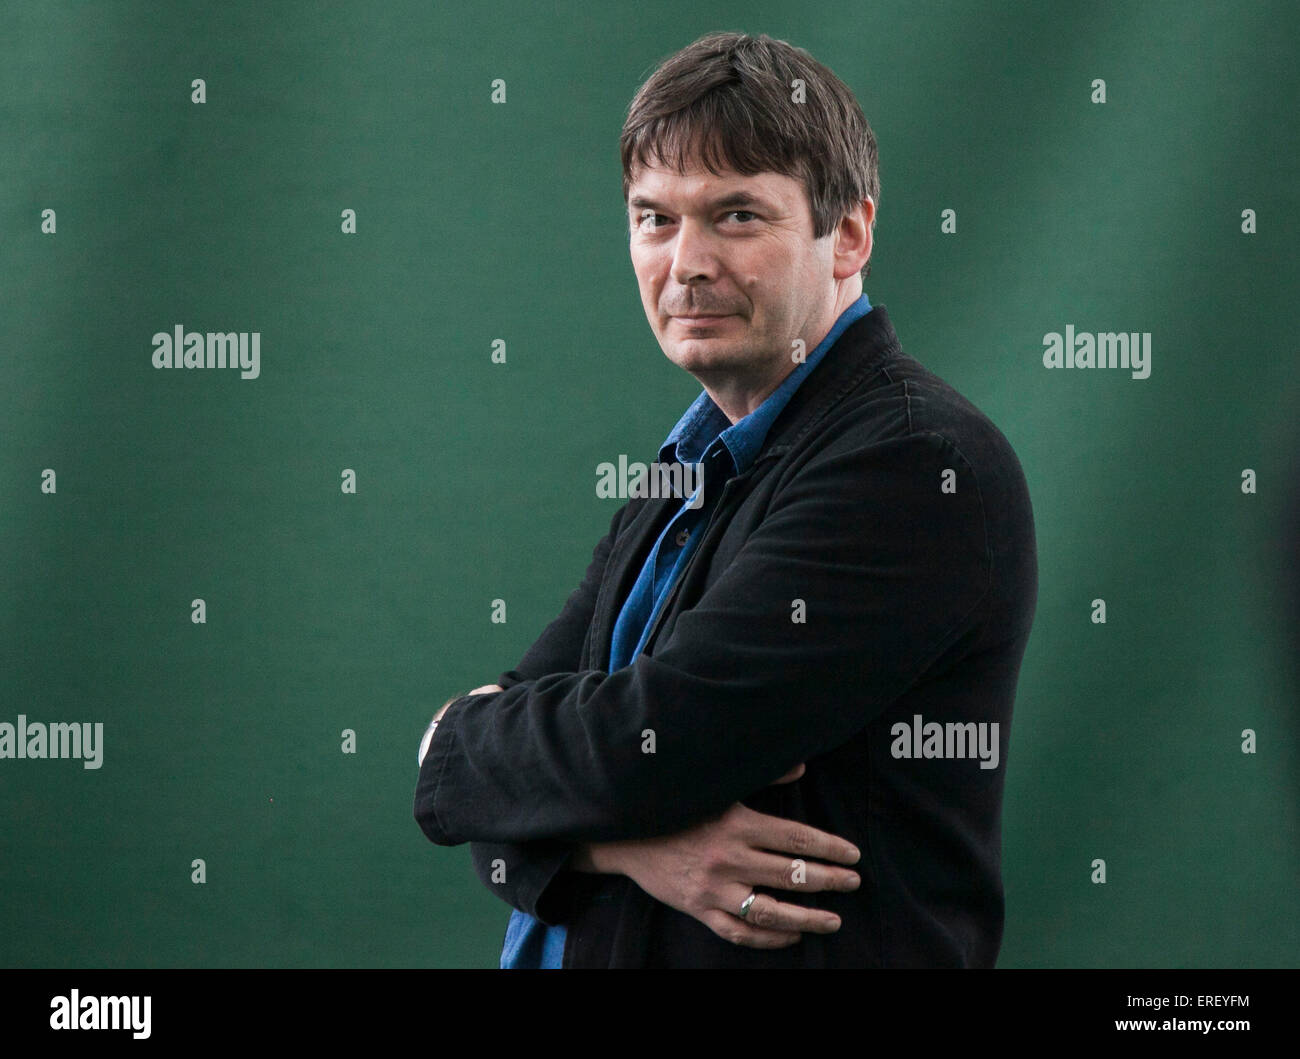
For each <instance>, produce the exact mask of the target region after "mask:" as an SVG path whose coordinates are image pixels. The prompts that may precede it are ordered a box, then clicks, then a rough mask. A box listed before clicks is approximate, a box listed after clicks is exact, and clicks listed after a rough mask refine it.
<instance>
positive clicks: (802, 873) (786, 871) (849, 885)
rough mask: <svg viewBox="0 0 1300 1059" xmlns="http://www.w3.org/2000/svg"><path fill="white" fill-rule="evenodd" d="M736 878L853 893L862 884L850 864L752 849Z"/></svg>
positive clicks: (775, 885)
mask: <svg viewBox="0 0 1300 1059" xmlns="http://www.w3.org/2000/svg"><path fill="white" fill-rule="evenodd" d="M735 875H736V877H737V878H738V879H740V880H744V881H746V882H749V883H751V884H752V885H754V886H767V887H770V888H772V889H776V890H801V891H807V892H809V893H818V892H821V891H823V890H831V891H835V892H837V893H852V892H853V891H854V890H856V889H858V887H860V886H861V885H862V878H861V876H859V875H858V873H857V872H855V871H853V870H852V869H851V868H840V867H837V866H835V865H833V864H822V863H821V862H820V861H816V860H805V859H804V858H803V857H793V858H791V857H782V856H780V855H779V854H777V853H767V852H765V851H762V850H754V851H753V853H752V856H749V857H746V858H745V861H744V863H743V864H742V865H738V866H737V868H736V870H735Z"/></svg>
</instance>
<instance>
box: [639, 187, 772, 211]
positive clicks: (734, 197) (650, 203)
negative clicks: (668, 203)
mask: <svg viewBox="0 0 1300 1059" xmlns="http://www.w3.org/2000/svg"><path fill="white" fill-rule="evenodd" d="M707 205H708V208H709V210H710V211H712V210H721V209H733V210H736V209H745V208H746V207H749V206H758V207H760V208H762V209H771V208H772V206H771V205H770V204H769V203H768V201H767V200H766V199H762V198H759V197H758V196H757V195H753V194H751V193H750V192H748V191H733V192H731V193H730V194H729V195H723V196H722V197H721V198H718V199H714V200H712V201H711V202H709V203H708V204H707ZM627 206H628V209H629V210H659V209H662V208H663V207H662V205H661V204H660V203H658V202H656V201H655V200H654V199H650V198H646V196H644V195H633V196H632V197H631V198H630V199H628V201H627Z"/></svg>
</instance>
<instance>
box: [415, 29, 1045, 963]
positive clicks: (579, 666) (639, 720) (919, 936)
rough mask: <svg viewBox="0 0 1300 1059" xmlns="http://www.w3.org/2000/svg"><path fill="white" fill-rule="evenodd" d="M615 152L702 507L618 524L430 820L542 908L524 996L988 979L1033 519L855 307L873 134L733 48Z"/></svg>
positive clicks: (634, 118) (781, 65)
mask: <svg viewBox="0 0 1300 1059" xmlns="http://www.w3.org/2000/svg"><path fill="white" fill-rule="evenodd" d="M621 146H622V157H623V170H624V196H625V199H626V201H627V205H628V218H629V228H630V233H631V234H630V253H631V258H632V265H633V268H634V270H635V272H636V276H637V281H638V283H639V285H640V291H641V299H642V303H643V307H644V309H645V313H646V317H647V319H648V320H649V323H650V326H651V328H652V329H653V330H654V332H655V336H656V338H657V339H658V341H659V344H660V346H661V347H662V348H663V351H664V353H665V354H666V355H667V357H668V358H669V360H671V361H672V362H673V363H674V364H676V365H677V366H678V367H681V368H683V369H685V370H686V371H688V372H690V373H691V374H692V375H694V376H695V377H696V378H697V379H698V380H699V381H700V382H701V384H702V385H703V387H704V392H703V393H702V394H701V395H700V397H699V398H698V399H697V400H696V401H695V402H694V404H692V406H691V407H690V408H689V409H688V410H687V412H686V414H685V415H684V416H683V417H682V419H681V420H680V421H679V422H678V424H677V426H676V427H675V428H674V429H673V431H672V432H671V433H670V434H669V436H668V439H667V440H666V442H665V443H664V445H663V446H662V447H661V449H660V452H659V460H658V462H659V463H661V464H664V465H668V466H670V467H671V466H672V465H673V464H681V465H686V466H690V467H694V466H697V465H698V467H699V469H700V472H701V475H702V484H698V488H694V487H683V488H681V489H680V490H678V491H677V493H676V495H668V496H664V495H662V491H659V490H655V491H653V493H654V495H650V496H641V497H637V498H634V499H633V500H631V501H630V502H629V503H627V504H626V505H624V506H623V507H622V508H620V509H619V511H618V512H617V513H615V515H614V517H613V520H612V522H611V525H610V530H609V533H608V534H607V535H606V537H605V538H604V539H603V540H602V541H601V542H600V543H599V544H598V545H597V546H596V549H595V552H594V554H593V557H592V561H591V564H590V566H589V567H588V569H587V572H586V576H585V577H584V579H583V581H582V583H581V584H580V585H579V586H578V588H577V589H576V590H575V591H574V592H573V593H572V595H570V597H569V599H568V601H567V602H566V603H565V606H564V608H563V610H562V611H561V613H560V615H559V616H558V617H557V618H556V619H555V620H554V621H553V622H552V623H551V624H550V625H549V626H548V627H547V628H546V630H545V631H544V632H543V633H542V635H541V637H540V638H539V639H538V640H537V642H536V643H535V644H534V645H533V646H532V647H531V648H530V649H529V651H528V652H527V653H526V654H525V655H524V657H523V659H521V660H520V662H519V663H518V665H517V666H516V667H515V668H514V669H512V670H509V671H507V672H505V673H503V674H501V676H500V677H498V680H497V683H496V684H492V685H486V686H484V687H481V688H476V689H475V690H474V691H473V692H470V693H469V694H466V695H462V696H459V697H457V698H454V699H452V700H450V701H449V702H448V703H447V704H446V705H444V707H443V708H442V710H440V711H439V713H438V715H437V717H436V718H435V724H434V725H432V726H431V728H430V732H429V733H426V739H425V742H424V744H423V745H422V747H421V751H420V756H421V767H420V777H419V782H418V786H417V789H416V796H415V815H416V818H417V820H418V821H419V823H420V826H421V828H422V829H423V830H424V832H425V834H426V835H427V836H428V837H429V838H430V839H431V840H432V841H434V842H437V843H439V844H443V845H454V844H457V843H460V842H464V841H470V842H471V850H472V854H473V860H474V864H475V868H476V870H477V872H478V873H479V875H480V877H481V878H482V880H483V882H484V883H485V884H486V885H487V886H488V887H489V888H490V889H491V890H492V891H493V892H494V893H496V894H498V895H499V896H501V897H502V898H503V899H504V900H506V901H507V902H508V903H510V904H511V905H512V906H513V907H514V909H515V910H516V911H515V914H514V915H513V916H512V918H511V922H510V926H509V928H508V931H507V938H506V945H505V951H504V952H503V954H502V961H501V962H502V966H505V967H526V966H527V967H537V966H551V967H553V966H564V967H860V966H991V965H992V964H993V963H994V961H995V959H996V956H997V952H998V948H999V945H1000V943H1001V936H1002V922H1003V896H1002V885H1001V873H1000V818H1001V800H1002V790H1003V765H1004V763H1005V760H1006V750H1007V744H1008V735H1009V732H1008V728H1009V723H1010V719H1011V709H1012V703H1013V700H1014V697H1015V686H1016V680H1017V677H1018V674H1019V667H1020V662H1021V658H1022V656H1023V653H1024V648H1025V644H1026V642H1027V640H1028V637H1029V631H1030V625H1031V623H1032V619H1033V611H1034V606H1035V602H1036V597H1037V565H1036V555H1035V542H1034V531H1033V518H1032V512H1031V508H1030V503H1029V496H1028V490H1027V488H1026V485H1025V481H1024V476H1023V474H1022V472H1021V468H1020V465H1019V462H1018V461H1017V459H1016V457H1015V454H1014V452H1013V451H1012V449H1011V447H1010V445H1009V444H1008V442H1007V441H1006V439H1005V438H1004V437H1003V436H1002V434H1001V433H1000V432H999V431H998V430H997V428H996V427H994V425H993V424H992V423H991V422H989V420H988V419H987V418H986V417H985V416H984V415H983V414H982V413H981V412H980V411H979V410H978V409H976V408H975V407H974V406H972V405H971V404H970V403H969V402H967V401H966V400H965V399H964V398H962V397H961V396H960V395H959V394H958V393H956V392H955V391H954V390H953V389H952V388H951V387H949V386H948V385H947V384H946V383H944V382H943V381H942V380H941V379H939V378H937V377H936V376H935V375H933V374H931V373H930V372H929V371H927V370H926V369H925V368H924V367H922V366H921V365H920V364H919V363H918V362H916V361H915V360H913V359H911V358H910V357H908V356H906V355H905V354H904V353H903V352H902V350H901V348H900V346H899V343H898V339H897V336H896V335H895V333H894V330H893V327H892V326H891V324H890V321H889V317H888V315H887V314H886V312H885V308H884V306H882V305H877V306H875V307H872V306H871V304H870V302H869V301H868V299H867V297H866V295H865V294H864V293H863V290H862V279H863V277H864V275H866V274H868V273H869V266H868V265H867V261H868V259H869V258H870V256H871V249H872V234H873V233H872V228H873V225H874V222H875V210H876V202H877V201H878V199H879V184H878V177H877V172H876V167H877V163H876V146H875V139H874V136H873V135H872V132H871V129H870V126H869V125H868V124H867V122H866V119H865V118H864V117H863V115H862V112H861V110H860V108H859V107H858V105H857V103H856V101H855V100H854V98H853V96H852V94H851V93H850V91H849V90H848V88H847V87H845V86H844V85H843V84H842V83H841V82H840V81H839V80H838V79H837V78H836V77H835V76H834V75H833V74H832V73H831V72H830V71H829V70H827V69H825V67H823V66H821V65H820V64H818V63H816V62H815V61H814V60H813V59H812V58H811V57H810V56H809V55H808V54H807V53H806V52H803V51H802V50H799V49H795V48H792V47H791V46H789V45H788V44H785V43H784V42H781V41H774V40H772V39H770V38H768V37H758V38H752V37H748V36H742V35H740V34H713V35H710V36H708V37H705V38H702V39H701V40H699V41H696V42H695V43H694V44H692V45H691V46H689V47H688V48H686V49H685V50H683V51H682V52H679V53H678V54H677V55H674V56H672V57H671V58H670V59H668V60H667V61H666V62H665V63H663V64H662V65H661V66H660V67H659V69H658V70H656V72H655V73H654V74H653V75H652V76H651V78H650V79H649V80H648V81H647V82H646V84H645V85H643V86H642V88H641V89H640V91H639V92H638V94H637V96H636V98H635V99H634V100H633V102H632V105H631V107H630V110H629V114H628V118H627V121H626V123H625V125H624V129H623V135H622V143H621ZM679 469H680V468H679ZM681 480H682V481H683V482H687V481H695V480H694V479H692V478H690V476H682V478H681ZM850 865H852V866H853V867H850Z"/></svg>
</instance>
